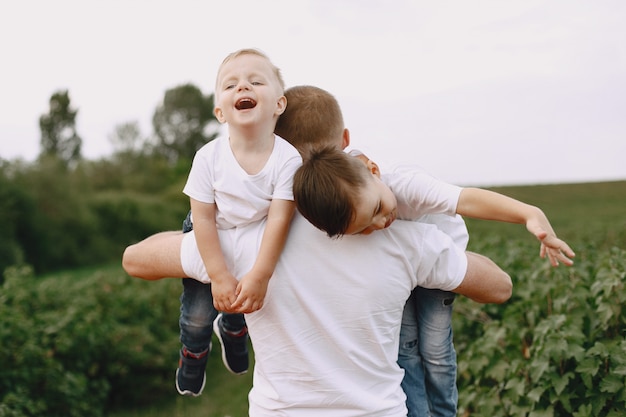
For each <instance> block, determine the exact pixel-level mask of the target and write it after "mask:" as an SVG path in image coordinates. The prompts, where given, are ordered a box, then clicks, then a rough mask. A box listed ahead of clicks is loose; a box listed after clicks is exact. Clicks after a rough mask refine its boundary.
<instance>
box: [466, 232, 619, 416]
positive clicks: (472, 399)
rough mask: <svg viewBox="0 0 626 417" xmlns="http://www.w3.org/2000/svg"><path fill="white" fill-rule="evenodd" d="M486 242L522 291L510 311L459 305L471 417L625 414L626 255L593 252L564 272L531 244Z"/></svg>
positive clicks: (489, 251)
mask: <svg viewBox="0 0 626 417" xmlns="http://www.w3.org/2000/svg"><path fill="white" fill-rule="evenodd" d="M494 243H495V244H494ZM486 246H487V247H485V248H484V250H480V249H479V250H478V251H479V252H483V253H487V254H489V255H490V256H491V257H492V258H494V259H504V262H499V263H500V265H501V266H502V267H503V268H504V269H505V270H507V271H509V272H510V274H511V275H512V278H513V280H514V295H513V297H512V299H511V300H510V301H509V302H508V303H506V304H504V305H502V306H478V305H477V304H474V303H471V302H470V301H468V300H467V299H463V298H460V299H459V303H458V304H457V307H456V311H457V314H456V315H455V318H454V326H455V345H456V348H457V352H458V357H459V379H458V385H459V397H460V398H459V403H460V411H461V412H462V415H464V416H473V415H476V416H483V415H497V416H528V417H543V416H574V417H583V416H584V417H588V416H618V415H623V410H624V409H626V389H625V386H626V341H625V340H624V335H625V334H626V313H625V311H624V306H625V305H626V293H625V292H624V281H625V279H626V251H624V250H622V249H618V248H613V249H612V250H610V251H607V252H604V251H594V250H589V251H586V252H582V253H579V255H580V256H579V258H578V259H577V260H576V262H577V263H576V265H575V266H574V267H572V268H563V267H560V268H556V269H554V268H551V267H550V266H549V265H547V263H546V262H545V261H544V260H540V259H538V258H537V259H535V256H536V251H534V250H532V248H531V246H530V245H527V244H519V243H514V242H513V243H512V242H510V241H509V242H505V241H499V242H494V241H492V242H487V243H486ZM512 254H514V257H512V256H511V255H512ZM514 258H515V259H514ZM459 313H460V314H459Z"/></svg>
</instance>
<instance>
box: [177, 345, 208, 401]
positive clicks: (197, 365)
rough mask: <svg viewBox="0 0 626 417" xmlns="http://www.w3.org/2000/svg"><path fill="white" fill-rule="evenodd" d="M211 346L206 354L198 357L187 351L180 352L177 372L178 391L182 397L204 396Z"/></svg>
mask: <svg viewBox="0 0 626 417" xmlns="http://www.w3.org/2000/svg"><path fill="white" fill-rule="evenodd" d="M210 352H211V346H210V345H209V349H208V350H206V351H205V352H203V353H201V354H199V355H196V354H194V353H191V352H189V351H188V350H187V348H186V347H184V346H183V348H182V349H181V350H180V360H179V361H178V369H177V370H176V390H177V391H178V393H179V394H180V395H191V396H192V397H197V396H199V395H200V394H202V390H203V389H204V383H205V382H206V373H205V369H206V362H207V360H208V359H209V353H210Z"/></svg>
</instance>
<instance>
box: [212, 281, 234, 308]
mask: <svg viewBox="0 0 626 417" xmlns="http://www.w3.org/2000/svg"><path fill="white" fill-rule="evenodd" d="M236 289H237V278H235V277H234V276H233V275H231V274H225V275H223V276H221V277H220V278H219V279H214V278H211V293H212V294H213V305H214V306H215V308H216V309H217V310H220V311H225V312H228V313H234V311H233V310H232V309H231V305H232V304H233V302H234V301H235V300H236V299H237V296H236V295H235V291H236Z"/></svg>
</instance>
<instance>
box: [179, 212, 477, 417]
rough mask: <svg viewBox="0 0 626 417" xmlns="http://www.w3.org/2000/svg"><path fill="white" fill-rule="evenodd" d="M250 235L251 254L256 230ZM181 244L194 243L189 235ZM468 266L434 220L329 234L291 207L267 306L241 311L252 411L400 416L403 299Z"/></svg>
mask: <svg viewBox="0 0 626 417" xmlns="http://www.w3.org/2000/svg"><path fill="white" fill-rule="evenodd" d="M224 232H225V231H224V230H220V231H218V233H220V238H222V234H224ZM247 238H248V239H247V240H246V246H247V247H248V248H249V250H255V248H256V247H257V246H258V243H259V242H260V239H261V233H259V234H257V235H256V236H253V235H248V236H247ZM183 246H187V247H188V248H194V247H195V239H194V235H193V232H190V233H187V234H186V235H185V237H184V239H183ZM183 252H185V251H183V250H181V254H182V253H183ZM198 259H200V256H199V254H196V255H195V261H194V260H193V259H189V257H188V256H187V257H186V256H182V258H181V261H182V263H183V267H184V268H185V271H186V272H187V273H188V274H189V276H190V277H193V278H197V276H198V275H201V274H202V270H203V269H204V266H203V265H202V262H201V259H200V260H199V261H198ZM466 270H467V257H466V255H465V253H464V252H463V251H462V250H461V249H460V248H459V247H458V246H457V245H456V244H454V243H453V242H452V241H451V239H450V238H449V237H448V236H447V235H445V234H444V233H443V232H441V231H439V230H437V228H436V227H435V226H433V225H428V224H423V223H420V222H413V221H401V220H398V221H396V222H394V223H393V224H392V225H391V226H390V227H389V228H387V229H385V230H381V231H377V232H376V233H372V234H371V235H368V236H362V235H355V236H343V237H342V238H340V239H330V238H328V236H327V235H326V233H324V232H322V231H320V230H318V229H316V228H315V227H314V226H312V225H311V224H310V223H309V222H308V221H307V220H306V219H304V218H303V217H302V216H300V215H299V214H298V213H296V215H295V216H294V220H293V222H292V224H291V228H290V231H289V235H288V239H287V244H286V246H285V249H284V250H283V253H282V254H281V256H280V258H279V261H278V264H277V266H276V270H275V272H274V275H273V276H272V279H271V280H270V283H269V287H268V292H267V295H266V298H265V304H264V306H263V308H262V309H261V310H259V311H257V312H254V313H252V314H247V315H246V322H247V324H248V330H249V332H250V337H251V340H252V344H253V347H254V354H255V358H256V359H255V367H254V380H253V387H252V390H251V391H250V395H249V402H250V416H251V417H260V416H272V417H274V416H289V417H318V416H320V415H328V416H333V417H343V416H351V417H356V416H362V417H365V416H367V417H376V416H381V417H382V416H384V417H400V416H406V413H407V410H406V406H405V395H404V392H403V391H402V388H401V386H400V382H401V381H402V377H403V371H402V370H401V369H400V368H399V366H398V364H397V363H396V361H397V358H398V344H399V334H400V323H401V318H402V312H403V309H404V304H405V302H406V300H407V298H408V297H409V294H410V293H411V291H412V290H413V288H414V287H416V286H418V285H419V286H422V287H426V288H440V289H443V290H452V289H455V288H456V287H458V286H459V284H460V283H461V282H462V280H463V278H464V276H465V272H466Z"/></svg>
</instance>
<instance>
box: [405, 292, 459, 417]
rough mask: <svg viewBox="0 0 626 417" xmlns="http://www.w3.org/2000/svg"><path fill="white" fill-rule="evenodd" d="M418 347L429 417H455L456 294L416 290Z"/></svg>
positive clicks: (456, 397) (456, 395)
mask: <svg viewBox="0 0 626 417" xmlns="http://www.w3.org/2000/svg"><path fill="white" fill-rule="evenodd" d="M414 293H415V307H416V312H417V319H418V332H419V335H418V345H419V352H420V355H421V356H422V361H423V364H424V376H425V382H426V393H427V397H428V402H429V404H430V415H431V416H433V417H439V416H456V411H457V402H458V391H457V387H456V352H455V350H454V344H453V341H452V303H453V302H454V297H455V294H454V293H450V292H446V291H440V290H429V289H425V288H420V287H418V288H416V289H415V291H414Z"/></svg>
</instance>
